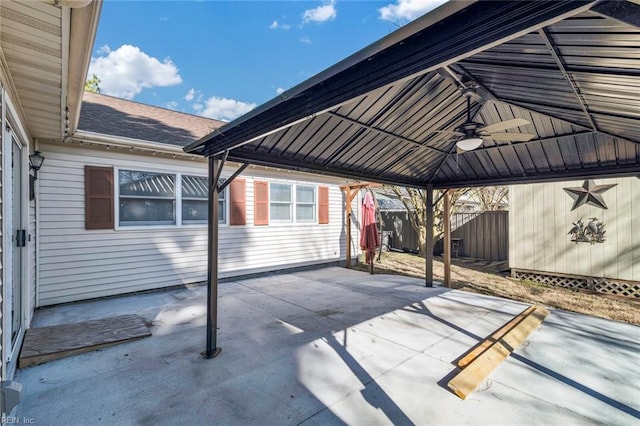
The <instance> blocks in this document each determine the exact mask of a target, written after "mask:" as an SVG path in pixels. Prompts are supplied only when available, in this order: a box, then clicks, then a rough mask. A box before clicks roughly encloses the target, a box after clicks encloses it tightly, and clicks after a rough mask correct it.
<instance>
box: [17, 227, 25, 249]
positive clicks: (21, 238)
mask: <svg viewBox="0 0 640 426" xmlns="http://www.w3.org/2000/svg"><path fill="white" fill-rule="evenodd" d="M26 245H27V231H25V230H24V229H18V230H17V231H16V247H24V246H26Z"/></svg>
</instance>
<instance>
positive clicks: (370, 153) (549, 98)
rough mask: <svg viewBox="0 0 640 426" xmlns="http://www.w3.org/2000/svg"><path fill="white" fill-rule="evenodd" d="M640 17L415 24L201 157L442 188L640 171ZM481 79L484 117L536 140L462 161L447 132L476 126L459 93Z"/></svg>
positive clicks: (574, 10)
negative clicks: (512, 124)
mask: <svg viewBox="0 0 640 426" xmlns="http://www.w3.org/2000/svg"><path fill="white" fill-rule="evenodd" d="M589 8H590V10H589ZM639 11H640V6H638V5H636V4H633V3H618V4H616V3H608V2H605V3H596V4H595V5H594V4H592V3H589V4H588V3H580V2H550V3H545V2H532V3H526V2H506V3H499V2H487V3H484V2H480V3H473V4H471V5H469V6H467V7H466V8H463V9H462V10H459V11H457V12H455V13H453V14H451V15H449V16H447V17H445V18H444V19H442V20H440V21H439V22H436V23H435V24H433V23H428V24H422V25H423V26H424V27H425V28H421V29H419V30H418V31H415V30H413V29H414V28H415V26H419V25H420V22H418V23H416V24H415V25H414V27H411V28H412V31H414V32H413V33H411V34H409V35H407V36H403V37H396V39H394V40H393V43H391V42H389V45H388V46H384V49H381V50H380V51H378V52H375V54H373V55H371V56H370V57H367V58H364V59H362V58H361V57H359V58H358V60H357V61H353V62H354V63H353V64H349V65H348V66H345V67H343V68H344V69H341V70H338V71H336V72H335V73H334V74H333V75H331V73H330V72H329V73H328V77H322V74H321V75H320V76H319V77H322V78H318V79H317V81H313V82H311V83H310V84H307V85H305V84H304V83H303V85H301V86H302V87H301V86H298V88H299V89H298V90H296V88H294V89H292V92H291V93H285V94H283V97H282V98H279V99H274V100H273V101H271V102H269V103H268V104H266V105H265V106H263V107H261V108H258V110H256V111H255V112H254V113H249V114H248V115H247V116H246V117H243V118H241V119H239V120H236V121H235V122H231V123H229V124H228V125H226V126H224V127H222V128H221V129H219V131H216V132H215V133H213V134H211V135H209V136H208V137H206V138H204V139H202V140H201V141H199V143H198V144H194V146H193V147H192V148H191V151H193V152H200V153H202V154H204V155H206V156H211V155H218V154H220V153H222V152H224V151H225V150H229V149H230V151H229V157H228V158H229V159H231V160H234V161H242V162H250V163H253V164H261V165H266V166H273V167H281V168H288V169H296V170H303V171H312V172H316V173H318V172H319V173H325V174H329V175H335V176H344V177H346V178H351V179H362V180H370V181H377V182H386V183H393V184H401V185H407V186H417V187H424V186H426V185H427V184H432V185H433V186H434V187H435V188H450V187H465V186H477V185H490V184H499V183H519V182H535V181H545V180H563V179H564V180H566V179H571V178H586V177H590V176H614V175H616V176H622V175H630V174H636V175H638V174H640V29H639V28H638V26H637V25H638V22H637V20H638V16H639ZM634 14H635V15H634ZM422 19H424V18H422ZM634 19H635V22H634V21H633V20H634ZM427 21H428V19H426V20H425V22H427ZM625 21H631V22H625ZM346 61H347V60H346ZM338 65H340V64H338ZM328 71H331V69H329V70H328ZM469 83H473V84H474V85H475V86H476V87H477V93H476V95H474V96H473V97H472V102H471V110H472V115H473V120H474V121H477V122H482V123H485V124H487V125H488V124H492V123H495V122H498V121H502V120H508V119H512V118H516V117H521V118H524V119H526V120H527V121H528V122H529V123H531V124H529V125H525V126H522V127H518V128H514V129H509V130H507V132H515V133H517V132H522V133H533V134H535V135H537V136H536V137H535V138H534V139H533V140H531V141H528V142H508V141H496V140H492V139H490V138H485V139H484V143H483V145H482V146H481V147H480V148H479V149H476V150H474V151H470V152H465V153H461V154H458V153H456V144H455V143H456V137H455V135H452V134H451V133H446V132H442V131H450V130H453V129H455V128H456V127H458V126H460V125H461V124H462V123H463V122H465V120H466V101H465V99H464V97H463V96H462V93H461V90H460V88H461V87H462V85H463V84H469ZM300 87H301V88H300ZM187 149H189V147H188V148H187Z"/></svg>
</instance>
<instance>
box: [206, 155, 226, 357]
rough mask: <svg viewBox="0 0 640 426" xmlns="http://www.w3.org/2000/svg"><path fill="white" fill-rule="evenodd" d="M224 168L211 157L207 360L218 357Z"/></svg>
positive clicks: (216, 159)
mask: <svg viewBox="0 0 640 426" xmlns="http://www.w3.org/2000/svg"><path fill="white" fill-rule="evenodd" d="M221 169H222V167H221V164H220V160H219V159H218V158H216V157H209V215H208V218H209V220H208V232H209V238H208V247H207V249H208V250H207V262H208V270H207V348H206V350H205V352H203V353H202V356H203V357H204V358H206V359H209V358H213V357H215V356H217V355H218V354H219V353H220V351H221V349H220V348H219V347H217V333H218V332H217V330H218V179H219V177H220V171H221Z"/></svg>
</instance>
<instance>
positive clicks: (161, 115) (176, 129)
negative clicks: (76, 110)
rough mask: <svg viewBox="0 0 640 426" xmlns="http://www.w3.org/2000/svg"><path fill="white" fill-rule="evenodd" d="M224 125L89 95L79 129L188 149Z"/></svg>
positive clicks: (205, 119) (86, 94) (86, 95)
mask: <svg viewBox="0 0 640 426" xmlns="http://www.w3.org/2000/svg"><path fill="white" fill-rule="evenodd" d="M223 124H224V122H222V121H218V120H213V119H210V118H205V117H200V116H197V115H192V114H185V113H182V112H178V111H173V110H170V109H165V108H159V107H155V106H151V105H145V104H142V103H138V102H133V101H128V100H124V99H119V98H115V97H112V96H107V95H102V94H97V93H91V92H85V94H84V96H83V99H82V109H81V111H80V122H79V124H78V129H79V130H82V131H87V132H94V133H100V134H104V135H112V136H120V137H126V138H133V139H140V140H144V141H149V142H157V143H163V144H168V145H176V146H185V145H187V144H189V143H191V142H193V141H195V140H198V139H200V138H201V137H203V136H205V135H207V134H209V133H211V132H212V131H213V130H214V129H217V128H218V127H220V126H222V125H223Z"/></svg>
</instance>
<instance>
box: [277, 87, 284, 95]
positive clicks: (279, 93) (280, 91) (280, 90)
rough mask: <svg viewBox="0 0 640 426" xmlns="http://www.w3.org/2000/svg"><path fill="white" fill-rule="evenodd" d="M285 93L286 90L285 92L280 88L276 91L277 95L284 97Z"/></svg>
mask: <svg viewBox="0 0 640 426" xmlns="http://www.w3.org/2000/svg"><path fill="white" fill-rule="evenodd" d="M284 91H285V90H284V89H283V88H282V87H278V88H277V89H276V93H277V94H278V95H282V94H283V93H284Z"/></svg>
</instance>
